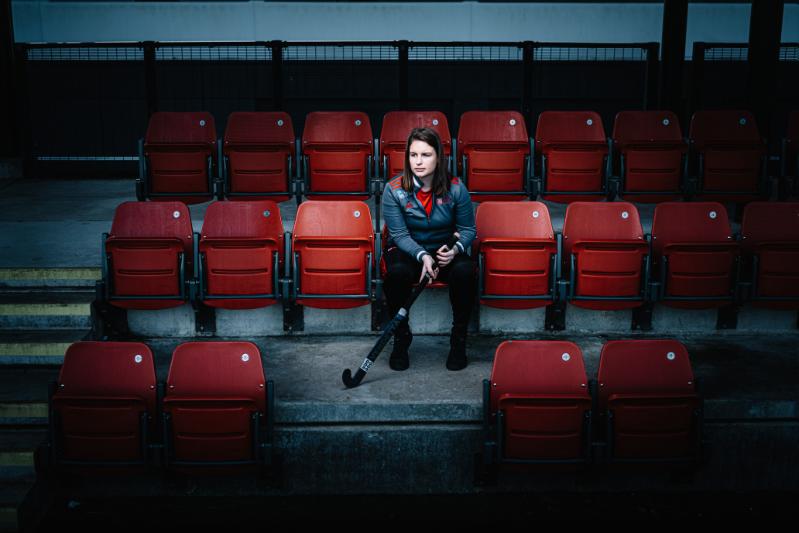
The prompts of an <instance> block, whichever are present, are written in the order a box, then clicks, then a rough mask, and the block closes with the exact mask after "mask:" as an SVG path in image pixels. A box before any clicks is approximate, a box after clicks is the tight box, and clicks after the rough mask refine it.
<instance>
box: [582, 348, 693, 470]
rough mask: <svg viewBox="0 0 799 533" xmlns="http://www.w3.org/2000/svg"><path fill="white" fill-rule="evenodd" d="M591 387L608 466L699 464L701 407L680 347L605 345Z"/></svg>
mask: <svg viewBox="0 0 799 533" xmlns="http://www.w3.org/2000/svg"><path fill="white" fill-rule="evenodd" d="M597 381H598V387H597V390H598V398H597V411H598V413H597V415H598V421H599V423H604V426H605V428H606V432H605V433H606V440H607V450H608V454H607V455H608V458H609V460H610V461H635V462H639V461H640V462H660V461H696V460H697V459H698V458H699V456H700V448H701V419H702V414H701V411H702V402H701V399H700V397H699V396H698V394H697V392H696V388H695V385H694V375H693V371H692V370H691V362H690V360H689V359H688V351H687V350H686V349H685V346H683V345H682V343H680V342H678V341H675V340H624V341H608V342H607V343H606V344H605V345H604V346H603V347H602V353H601V355H600V358H599V372H598V376H597Z"/></svg>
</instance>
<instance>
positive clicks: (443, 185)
mask: <svg viewBox="0 0 799 533" xmlns="http://www.w3.org/2000/svg"><path fill="white" fill-rule="evenodd" d="M413 141H422V142H425V143H427V144H429V145H430V146H431V147H432V148H433V150H435V151H436V156H437V157H436V170H435V172H434V173H433V182H432V184H431V187H430V189H431V190H432V191H433V194H435V195H436V196H443V195H444V194H446V192H447V191H448V190H449V177H448V176H447V164H446V163H447V162H446V161H445V160H444V150H443V148H442V146H441V138H440V137H439V136H438V133H436V130H434V129H431V128H413V129H412V130H411V134H410V135H408V142H407V143H405V164H404V165H403V171H402V188H403V189H405V190H406V191H408V192H411V193H412V192H413V172H411V163H410V161H409V158H410V152H411V143H413Z"/></svg>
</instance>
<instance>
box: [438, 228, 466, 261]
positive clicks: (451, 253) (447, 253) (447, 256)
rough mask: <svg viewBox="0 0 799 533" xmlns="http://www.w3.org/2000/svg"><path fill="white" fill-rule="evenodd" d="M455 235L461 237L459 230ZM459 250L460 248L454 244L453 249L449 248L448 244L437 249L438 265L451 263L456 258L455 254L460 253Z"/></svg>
mask: <svg viewBox="0 0 799 533" xmlns="http://www.w3.org/2000/svg"><path fill="white" fill-rule="evenodd" d="M455 237H456V238H457V237H460V235H459V234H458V232H455ZM459 251H460V250H459V249H458V247H457V246H453V247H452V249H449V248H447V245H446V244H445V245H444V246H442V247H441V248H439V249H438V250H436V260H437V261H438V266H439V267H445V266H447V265H448V264H450V263H451V262H452V260H453V259H455V256H456V255H458V252H459Z"/></svg>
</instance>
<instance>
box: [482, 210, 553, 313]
mask: <svg viewBox="0 0 799 533" xmlns="http://www.w3.org/2000/svg"><path fill="white" fill-rule="evenodd" d="M476 225H477V235H478V238H477V239H475V242H474V243H473V245H472V249H474V250H476V251H477V253H478V263H479V276H480V277H479V280H480V281H479V291H480V303H481V304H483V305H488V306H491V307H499V308H504V309H532V308H534V307H542V306H545V305H549V304H551V303H552V301H553V299H554V295H555V283H556V280H557V276H556V269H557V255H558V247H557V241H556V240H555V233H554V231H553V230H552V222H551V221H550V219H549V210H548V209H547V207H546V206H545V205H544V204H542V203H540V202H513V203H507V202H484V203H482V204H480V206H479V207H478V208H477V215H476Z"/></svg>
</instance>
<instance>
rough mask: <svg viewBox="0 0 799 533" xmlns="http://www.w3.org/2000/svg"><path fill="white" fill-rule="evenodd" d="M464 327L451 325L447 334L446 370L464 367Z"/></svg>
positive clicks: (465, 362) (466, 362)
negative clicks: (447, 354) (450, 330)
mask: <svg viewBox="0 0 799 533" xmlns="http://www.w3.org/2000/svg"><path fill="white" fill-rule="evenodd" d="M467 364H468V361H466V327H465V326H463V327H461V326H453V327H452V332H451V333H450V335H449V356H448V357H447V369H448V370H463V369H464V368H466V365H467Z"/></svg>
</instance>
